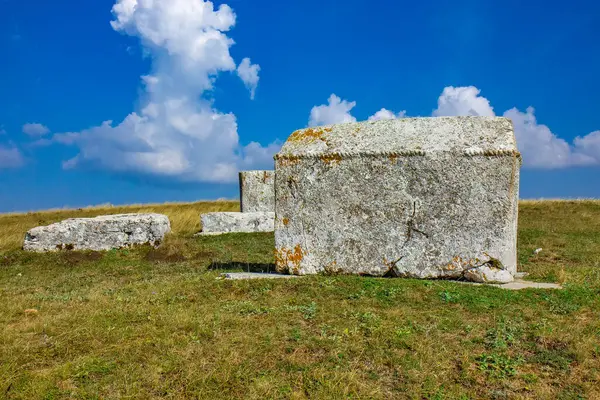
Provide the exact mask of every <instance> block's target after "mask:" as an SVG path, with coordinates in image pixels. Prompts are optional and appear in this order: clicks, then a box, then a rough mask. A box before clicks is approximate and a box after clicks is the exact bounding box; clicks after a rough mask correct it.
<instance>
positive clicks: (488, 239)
mask: <svg viewBox="0 0 600 400" xmlns="http://www.w3.org/2000/svg"><path fill="white" fill-rule="evenodd" d="M520 166H521V156H520V154H519V152H518V151H517V147H516V141H515V135H514V132H513V126H512V122H511V121H510V119H507V118H501V117H439V118H400V119H393V120H380V121H368V122H361V123H345V124H338V125H330V126H323V127H314V128H307V129H301V130H298V131H296V132H294V133H292V135H291V136H290V137H289V138H288V139H287V141H286V142H285V144H284V145H283V147H282V149H281V151H280V152H279V153H278V154H277V155H276V156H275V195H276V199H275V213H276V220H275V244H276V266H277V270H278V271H279V272H287V273H293V274H299V275H305V274H316V273H321V272H324V273H342V274H356V275H372V276H391V277H414V278H457V279H460V278H462V277H463V273H464V272H465V271H467V270H469V269H471V268H475V267H477V266H482V265H484V264H486V263H489V265H490V266H493V267H500V268H501V269H503V270H506V271H507V273H509V274H510V275H513V274H514V273H516V238H517V207H518V203H517V202H518V197H519V168H520ZM503 275H504V273H503ZM504 278H506V277H505V276H503V277H502V279H504Z"/></svg>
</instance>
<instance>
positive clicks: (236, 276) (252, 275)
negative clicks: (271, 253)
mask: <svg viewBox="0 0 600 400" xmlns="http://www.w3.org/2000/svg"><path fill="white" fill-rule="evenodd" d="M221 276H222V277H223V278H225V279H230V280H246V279H282V278H283V279H285V278H298V275H284V274H274V273H266V272H226V273H223V274H221Z"/></svg>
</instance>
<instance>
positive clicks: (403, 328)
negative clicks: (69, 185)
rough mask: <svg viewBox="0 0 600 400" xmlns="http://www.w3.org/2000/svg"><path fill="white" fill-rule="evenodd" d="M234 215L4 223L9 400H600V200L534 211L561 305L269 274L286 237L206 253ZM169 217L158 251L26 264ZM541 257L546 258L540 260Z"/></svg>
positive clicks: (522, 249) (525, 297) (543, 266)
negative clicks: (51, 232)
mask: <svg viewBox="0 0 600 400" xmlns="http://www.w3.org/2000/svg"><path fill="white" fill-rule="evenodd" d="M238 209H239V205H238V204H237V203H234V202H220V203H210V202H205V203H193V204H167V205H150V206H132V207H127V208H117V207H115V208H96V209H94V208H90V209H83V210H72V211H52V212H42V213H30V214H21V215H16V214H14V215H0V398H8V399H67V398H77V399H121V398H130V399H149V398H173V399H178V398H201V399H221V398H236V399H288V398H291V399H308V398H310V399H341V398H372V399H390V398H398V399H403V398H408V399H520V398H527V399H600V265H599V263H600V202H594V201H546V202H533V201H530V202H522V203H521V205H520V214H519V245H518V246H519V264H520V266H519V269H520V270H521V271H527V272H529V273H530V275H529V278H530V279H533V280H542V281H550V282H560V283H563V284H564V286H565V289H564V290H561V291H550V290H532V289H529V290H524V291H519V292H511V291H506V290H502V289H498V288H493V287H476V286H467V285H463V284H460V283H456V282H449V281H419V280H405V279H383V278H381V279H377V278H365V277H341V276H314V277H305V278H302V279H291V280H277V281H224V280H221V279H219V276H220V272H222V271H221V269H251V268H270V267H271V264H272V263H273V251H272V250H273V235H272V234H246V235H244V234H231V235H226V236H221V237H202V238H194V237H193V233H195V232H197V231H198V230H199V228H200V227H199V218H198V214H199V213H201V212H207V211H214V210H229V211H232V210H238ZM139 211H153V212H160V213H165V214H167V215H169V217H170V219H171V223H172V227H173V233H172V234H171V235H169V237H168V238H167V240H166V241H165V243H164V244H163V246H162V247H160V248H159V249H152V248H148V247H139V248H135V249H132V250H120V251H109V252H105V253H94V252H60V253H53V254H28V253H24V252H22V251H21V250H20V246H21V244H22V239H23V236H24V233H25V231H26V230H27V229H29V228H31V227H33V226H37V225H40V224H48V223H51V222H55V221H59V220H62V219H64V218H67V217H80V216H93V215H98V214H106V213H121V212H139ZM536 248H542V249H543V250H542V251H541V252H540V253H539V254H537V255H534V254H533V250H534V249H536Z"/></svg>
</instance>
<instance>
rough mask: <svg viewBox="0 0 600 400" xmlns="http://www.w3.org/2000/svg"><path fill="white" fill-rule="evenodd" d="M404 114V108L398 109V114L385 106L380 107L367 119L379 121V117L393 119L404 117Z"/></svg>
mask: <svg viewBox="0 0 600 400" xmlns="http://www.w3.org/2000/svg"><path fill="white" fill-rule="evenodd" d="M405 116H406V110H402V111H400V112H399V113H398V114H394V112H393V111H390V110H388V109H386V108H382V109H381V110H379V111H377V112H376V113H375V114H373V115H371V116H370V117H369V121H379V120H381V119H395V118H404V117H405Z"/></svg>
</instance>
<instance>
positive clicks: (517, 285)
mask: <svg viewBox="0 0 600 400" xmlns="http://www.w3.org/2000/svg"><path fill="white" fill-rule="evenodd" d="M459 283H464V284H468V285H486V286H495V287H499V288H501V289H506V290H522V289H562V288H563V287H562V286H561V285H559V284H557V283H544V282H532V281H524V280H521V279H515V280H514V281H513V282H510V283H505V284H487V283H477V282H463V281H459Z"/></svg>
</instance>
